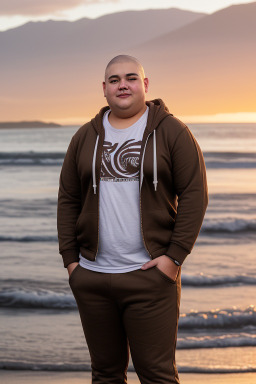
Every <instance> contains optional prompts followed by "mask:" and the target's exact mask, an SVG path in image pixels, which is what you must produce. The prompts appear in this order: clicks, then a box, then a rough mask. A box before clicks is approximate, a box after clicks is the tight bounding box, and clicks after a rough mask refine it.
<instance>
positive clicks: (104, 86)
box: [102, 81, 106, 97]
mask: <svg viewBox="0 0 256 384" xmlns="http://www.w3.org/2000/svg"><path fill="white" fill-rule="evenodd" d="M102 87H103V93H104V97H106V83H105V81H103V83H102Z"/></svg>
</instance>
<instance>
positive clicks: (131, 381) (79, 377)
mask: <svg viewBox="0 0 256 384" xmlns="http://www.w3.org/2000/svg"><path fill="white" fill-rule="evenodd" d="M0 376H1V383H2V384H16V383H17V382H18V383H21V384H25V383H27V384H42V383H48V382H50V383H51V384H53V383H54V384H91V372H56V371H55V372H45V371H37V372H35V371H13V370H1V373H0ZM127 376H128V384H140V381H139V379H138V376H137V374H136V373H135V372H129V371H128V373H127ZM179 376H180V382H181V384H199V383H202V384H205V383H207V384H254V383H255V379H256V373H231V374H230V373H223V374H215V373H210V374H205V373H201V374H198V373H196V374H195V373H181V374H180V375H179Z"/></svg>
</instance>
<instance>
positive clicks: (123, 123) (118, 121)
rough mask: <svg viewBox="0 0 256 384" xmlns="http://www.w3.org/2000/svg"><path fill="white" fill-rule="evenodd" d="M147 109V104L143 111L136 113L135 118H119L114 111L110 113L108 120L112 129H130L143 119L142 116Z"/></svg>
mask: <svg viewBox="0 0 256 384" xmlns="http://www.w3.org/2000/svg"><path fill="white" fill-rule="evenodd" d="M146 109H147V106H146V104H145V106H144V108H143V109H141V110H140V111H139V112H138V113H136V114H135V115H133V116H126V117H120V116H117V115H115V113H114V112H113V111H110V113H109V115H108V120H109V122H110V124H111V125H112V127H114V128H117V129H124V128H128V127H130V126H131V125H133V124H134V123H136V121H138V120H139V119H140V118H141V116H142V115H143V113H144V112H145V111H146Z"/></svg>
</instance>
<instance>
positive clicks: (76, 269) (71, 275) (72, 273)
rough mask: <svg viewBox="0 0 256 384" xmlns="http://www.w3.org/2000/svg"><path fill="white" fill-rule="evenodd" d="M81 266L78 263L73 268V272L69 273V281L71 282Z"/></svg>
mask: <svg viewBox="0 0 256 384" xmlns="http://www.w3.org/2000/svg"><path fill="white" fill-rule="evenodd" d="M79 267H80V264H77V266H75V268H74V269H73V271H72V272H71V274H70V275H69V279H68V282H69V283H70V282H71V280H72V279H73V278H74V275H75V274H76V272H77V271H78V269H79Z"/></svg>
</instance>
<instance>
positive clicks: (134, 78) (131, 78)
mask: <svg viewBox="0 0 256 384" xmlns="http://www.w3.org/2000/svg"><path fill="white" fill-rule="evenodd" d="M128 80H137V79H136V77H130V78H129V79H128Z"/></svg>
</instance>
